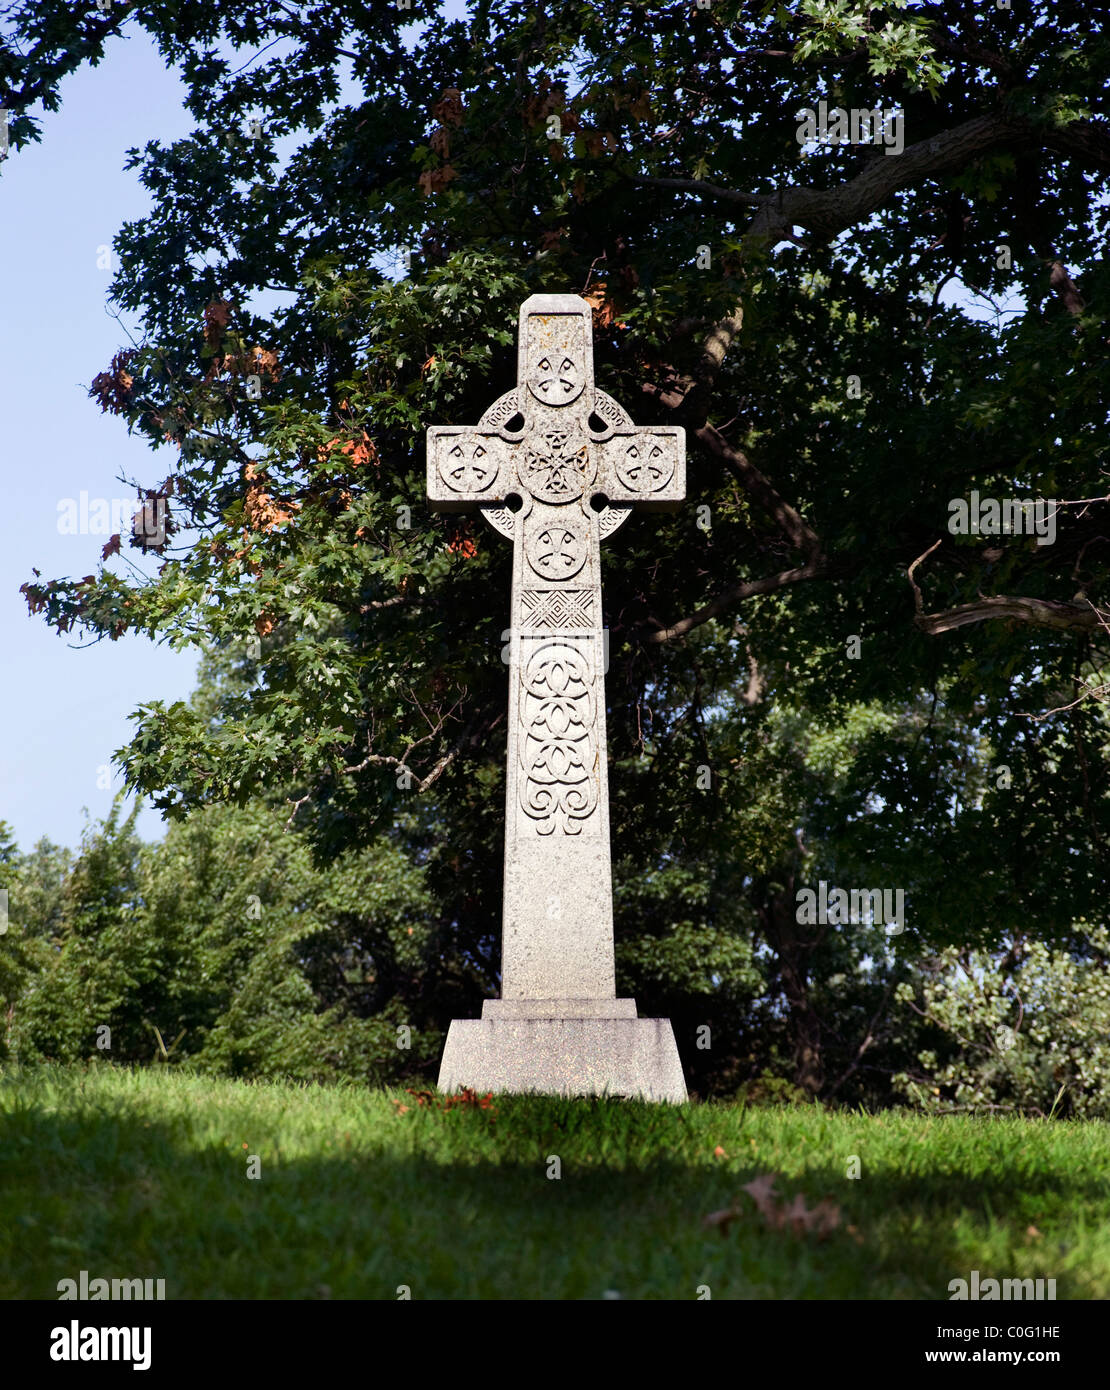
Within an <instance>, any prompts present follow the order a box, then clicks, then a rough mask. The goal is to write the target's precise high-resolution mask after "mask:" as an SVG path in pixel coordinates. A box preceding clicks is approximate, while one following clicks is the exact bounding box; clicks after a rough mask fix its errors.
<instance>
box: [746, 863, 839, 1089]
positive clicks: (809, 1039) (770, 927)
mask: <svg viewBox="0 0 1110 1390" xmlns="http://www.w3.org/2000/svg"><path fill="white" fill-rule="evenodd" d="M782 879H783V881H781V882H780V881H778V876H776V877H775V879H772V880H771V881H769V882H768V883H767V884H766V886H765V891H764V894H763V900H762V902H761V904H760V906H759V919H760V924H761V926H762V928H763V935H764V939H765V940H766V941H767V944H768V945H769V946H770V947H771V949H772V950H773V951H774V952H775V955H776V956H777V957H778V967H779V977H780V979H781V980H782V988H783V993H784V995H785V996H786V1002H787V1006H788V1008H789V1011H790V1012H789V1017H788V1027H789V1030H790V1037H791V1041H792V1042H793V1044H794V1083H795V1085H797V1086H800V1087H801V1088H802V1090H804V1091H805V1092H806V1094H807V1095H810V1096H816V1095H817V1094H818V1092H819V1091H820V1090H821V1087H822V1086H823V1085H824V1083H825V1068H824V1063H823V1061H822V1058H821V1020H820V1018H818V1016H817V1011H816V1010H815V1009H814V1007H813V1001H812V999H811V998H810V993H809V957H810V954H811V952H812V951H813V949H814V948H815V946H816V945H817V943H818V940H819V939H820V933H821V932H822V930H823V929H822V928H821V927H817V928H816V932H817V935H816V936H808V935H806V929H805V928H799V926H798V924H797V922H796V920H795V895H794V872H793V870H790V871H789V872H788V873H786V874H785V875H783V876H782Z"/></svg>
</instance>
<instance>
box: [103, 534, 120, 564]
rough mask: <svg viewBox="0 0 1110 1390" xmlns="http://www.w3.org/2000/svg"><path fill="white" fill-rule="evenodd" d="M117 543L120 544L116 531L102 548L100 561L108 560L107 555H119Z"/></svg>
mask: <svg viewBox="0 0 1110 1390" xmlns="http://www.w3.org/2000/svg"><path fill="white" fill-rule="evenodd" d="M119 542H120V536H119V532H118V531H117V532H116V534H115V535H114V536H111V537H109V539H108V541H107V543H106V544H105V546H104V549H103V550H102V551H101V552H100V558H101V559H102V560H106V559H107V558H108V556H109V555H118V554H119Z"/></svg>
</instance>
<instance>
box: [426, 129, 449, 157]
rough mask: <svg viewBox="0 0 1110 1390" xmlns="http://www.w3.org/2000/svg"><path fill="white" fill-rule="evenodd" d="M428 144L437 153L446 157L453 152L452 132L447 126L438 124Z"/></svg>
mask: <svg viewBox="0 0 1110 1390" xmlns="http://www.w3.org/2000/svg"><path fill="white" fill-rule="evenodd" d="M428 144H429V146H430V147H431V149H432V150H433V151H434V152H435V153H436V154H438V155H439V156H440V157H441V158H443V159H446V158H447V157H448V156H449V155H450V153H451V134H450V132H449V131H448V129H447V127H446V126H444V125H441V126H436V128H435V130H433V131H432V138H431V139H430V140H429V141H428Z"/></svg>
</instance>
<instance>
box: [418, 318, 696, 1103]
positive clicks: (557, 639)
mask: <svg viewBox="0 0 1110 1390" xmlns="http://www.w3.org/2000/svg"><path fill="white" fill-rule="evenodd" d="M592 330H593V323H592V311H591V309H590V306H589V304H587V303H586V301H585V300H583V299H580V298H579V297H578V296H577V295H572V294H558V295H533V296H532V297H531V298H530V299H528V300H526V301H525V303H524V305H523V306H522V307H521V311H520V331H519V339H518V352H517V363H518V366H517V385H516V387H515V388H514V389H513V390H512V391H509V392H507V393H506V394H505V395H504V396H502V397H500V399H499V400H497V401H495V402H494V403H493V405H491V406H490V408H489V409H488V410H487V411H486V412H485V414H484V415H483V416H482V418H481V419H480V420H479V421H478V423H477V425H474V426H455V425H435V426H432V427H431V428H430V429H429V430H428V498H429V501H430V502H431V504H432V506H433V507H435V508H437V509H438V510H441V511H468V510H473V509H477V510H479V511H480V512H481V513H482V514H483V516H484V517H485V519H486V520H487V521H488V522H489V523H490V525H491V526H493V527H494V529H495V530H497V531H499V532H500V533H501V534H502V535H503V536H505V537H506V538H507V539H508V540H511V541H512V542H513V586H512V608H511V619H510V622H511V628H510V646H509V651H510V661H509V726H508V728H509V732H508V763H507V776H506V796H505V879H504V884H505V891H504V907H503V917H502V923H503V932H502V966H501V986H502V988H501V998H500V999H497V1000H487V1001H486V1003H485V1005H484V1006H483V1009H482V1017H481V1019H456V1020H455V1021H454V1022H453V1023H452V1024H451V1029H450V1032H449V1033H448V1037H447V1044H446V1047H445V1048H444V1053H443V1061H442V1065H441V1068H440V1076H439V1086H440V1089H441V1090H444V1091H447V1090H453V1089H455V1088H456V1087H458V1086H471V1087H474V1088H475V1089H476V1090H483V1091H489V1090H493V1091H543V1092H553V1093H557V1094H568V1095H574V1094H600V1093H607V1094H612V1095H639V1096H644V1097H646V1098H648V1099H652V1100H671V1101H681V1100H685V1098H686V1086H685V1082H684V1080H683V1076H682V1067H681V1064H680V1062H679V1058H678V1049H677V1048H676V1046H675V1041H674V1035H673V1032H672V1030H671V1025H670V1023H669V1021H668V1020H666V1019H641V1018H637V1016H636V1004H635V1001H634V1000H632V999H618V998H617V997H616V984H615V972H614V961H613V893H612V873H611V867H610V851H609V791H608V778H607V765H606V763H607V760H606V748H605V668H606V660H605V655H606V649H605V633H604V631H603V628H602V621H601V619H602V611H601V541H602V539H603V538H604V537H606V536H608V535H610V534H611V533H612V532H613V531H615V530H616V529H617V527H618V526H620V525H621V523H622V522H624V521H625V520H627V518H628V515H629V513H630V512H631V511H632V509H633V507H635V506H639V507H640V508H641V509H643V510H645V511H673V510H675V509H676V508H678V507H679V506H680V505H681V503H682V500H683V498H684V497H685V435H684V432H683V431H682V430H681V429H667V428H658V427H654V426H650V427H637V426H636V425H634V424H633V423H632V421H631V420H630V419H629V417H628V415H626V413H625V412H624V411H623V410H622V409H621V407H620V406H619V405H618V404H617V403H616V401H614V400H613V399H612V397H610V396H607V395H606V394H605V393H604V392H603V391H599V390H597V388H596V387H595V385H594V375H593V331H592Z"/></svg>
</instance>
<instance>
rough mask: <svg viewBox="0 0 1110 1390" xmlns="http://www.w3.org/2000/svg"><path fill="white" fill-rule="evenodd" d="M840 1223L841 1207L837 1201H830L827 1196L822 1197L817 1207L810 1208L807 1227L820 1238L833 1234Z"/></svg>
mask: <svg viewBox="0 0 1110 1390" xmlns="http://www.w3.org/2000/svg"><path fill="white" fill-rule="evenodd" d="M839 1225H840V1208H839V1207H838V1206H837V1204H836V1203H835V1202H830V1201H829V1200H828V1199H827V1198H822V1199H821V1201H819V1202H818V1203H817V1205H816V1206H815V1207H813V1208H812V1209H811V1210H810V1213H809V1221H808V1227H807V1229H809V1230H811V1231H813V1232H814V1234H815V1235H816V1236H817V1237H818V1238H819V1239H820V1240H824V1238H825V1237H826V1236H827V1235H829V1234H831V1233H832V1232H833V1231H835V1230H836V1228H837V1227H838V1226H839Z"/></svg>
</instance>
